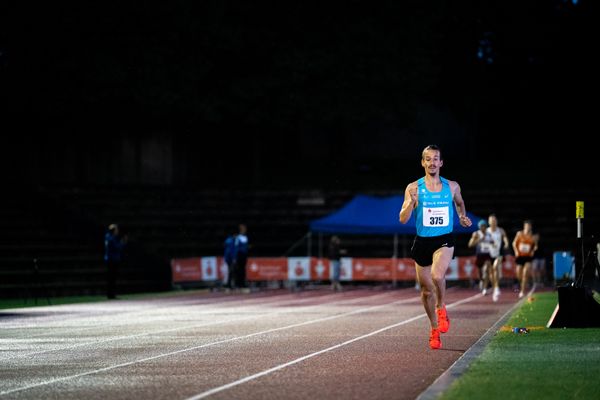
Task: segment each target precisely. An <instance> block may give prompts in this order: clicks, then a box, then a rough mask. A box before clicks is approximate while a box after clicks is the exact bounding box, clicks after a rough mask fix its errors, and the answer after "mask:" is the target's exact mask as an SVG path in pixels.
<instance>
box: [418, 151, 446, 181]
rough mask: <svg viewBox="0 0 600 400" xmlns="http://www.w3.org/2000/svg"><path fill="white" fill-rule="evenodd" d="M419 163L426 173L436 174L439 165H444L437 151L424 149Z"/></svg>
mask: <svg viewBox="0 0 600 400" xmlns="http://www.w3.org/2000/svg"><path fill="white" fill-rule="evenodd" d="M421 165H422V166H423V168H424V169H425V173H426V174H429V175H437V174H438V172H439V171H440V167H441V166H442V165H444V162H443V161H442V160H441V158H440V152H439V151H437V150H425V151H424V152H423V158H422V159H421Z"/></svg>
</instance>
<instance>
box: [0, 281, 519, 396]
mask: <svg viewBox="0 0 600 400" xmlns="http://www.w3.org/2000/svg"><path fill="white" fill-rule="evenodd" d="M517 301H518V298H517V295H516V294H515V293H512V292H510V293H509V292H508V291H505V292H504V293H503V295H502V296H501V298H500V301H499V302H497V303H493V302H492V300H491V297H490V296H487V297H482V296H481V295H480V294H479V293H478V292H477V291H475V290H470V289H458V288H451V289H449V290H448V292H447V305H448V315H449V317H450V319H451V328H450V331H449V332H448V333H446V334H445V335H443V336H442V341H443V348H442V349H441V350H430V349H429V346H428V334H429V322H428V320H427V318H426V316H425V314H424V310H423V306H422V304H421V301H420V298H419V294H418V292H417V291H415V290H414V289H413V288H408V289H399V290H383V289H373V288H368V289H364V288H360V289H354V290H347V291H344V292H341V293H332V292H330V291H329V290H327V289H317V290H307V291H304V292H299V293H292V292H289V291H286V290H275V291H266V292H259V293H250V294H225V293H202V294H197V293H196V294H186V295H178V296H173V297H167V298H157V299H151V300H135V301H132V300H130V301H126V300H117V301H111V302H102V303H93V304H77V305H64V306H51V307H37V308H31V309H15V310H4V311H0V398H2V399H40V398H43V399H83V398H85V399H107V398H110V399H145V400H147V399H200V398H211V399H364V398H377V399H414V398H416V397H417V396H418V395H419V394H420V393H421V392H423V391H424V390H425V389H426V388H427V387H428V386H429V385H430V384H431V383H432V382H433V381H434V380H435V379H436V378H437V377H438V376H439V375H441V374H442V373H443V372H444V371H445V370H446V369H448V367H450V366H451V365H452V364H453V363H454V362H455V361H456V360H457V359H458V358H459V357H460V356H461V355H462V354H463V353H464V352H465V351H466V350H468V349H469V347H470V346H471V345H472V344H473V343H475V342H476V341H477V340H478V339H479V338H480V337H481V336H482V335H483V334H484V333H485V332H486V331H487V330H488V329H489V328H490V327H491V326H492V325H493V324H494V323H495V322H496V321H498V320H499V319H500V318H501V317H502V316H503V315H504V314H505V313H506V312H507V311H508V310H509V309H510V308H511V307H512V306H513V305H514V304H515V303H516V302H517Z"/></svg>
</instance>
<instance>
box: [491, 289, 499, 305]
mask: <svg viewBox="0 0 600 400" xmlns="http://www.w3.org/2000/svg"><path fill="white" fill-rule="evenodd" d="M499 297H500V289H499V288H494V293H493V294H492V300H493V301H494V302H496V301H498V298H499Z"/></svg>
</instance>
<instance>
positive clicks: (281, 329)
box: [0, 296, 421, 396]
mask: <svg viewBox="0 0 600 400" xmlns="http://www.w3.org/2000/svg"><path fill="white" fill-rule="evenodd" d="M420 298H421V297H420V296H417V297H411V298H408V299H401V300H396V301H393V302H391V303H385V304H380V305H377V306H371V307H366V308H361V309H358V310H354V311H349V312H346V313H342V314H336V315H331V316H329V317H322V318H317V319H313V320H309V321H304V322H299V323H296V324H292V325H286V326H282V327H279V328H272V329H267V330H264V331H260V332H255V333H250V334H247V335H242V336H236V337H233V338H229V339H223V340H218V341H216V342H210V343H205V344H201V345H198V346H193V347H188V348H185V349H181V350H176V351H171V352H168V353H162V354H157V355H155V356H151V357H145V358H142V359H139V360H135V361H129V362H126V363H121V364H116V365H111V366H108V367H104V368H99V369H95V370H92V371H88V372H82V373H80V374H75V375H69V376H63V377H60V378H54V379H49V380H46V381H42V382H38V383H33V384H31V385H25V386H21V387H17V388H14V389H9V390H4V391H1V392H0V396H2V395H5V394H10V393H15V392H21V391H23V390H27V389H33V388H36V387H40V386H44V385H49V384H52V383H56V382H62V381H66V380H68V379H74V378H80V377H83V376H88V375H93V374H97V373H99V372H104V371H109V370H112V369H116V368H121V367H127V366H130V365H134V364H139V363H142V362H146V361H151V360H156V359H158V358H163V357H167V356H171V355H174V354H181V353H185V352H188V351H192V350H197V349H201V348H205V347H211V346H216V345H219V344H223V343H228V342H233V341H235V340H242V339H248V338H251V337H254V336H259V335H264V334H268V333H273V332H278V331H283V330H286V329H292V328H297V327H300V326H305V325H310V324H314V323H318V322H324V321H330V320H332V319H337V318H342V317H346V316H349V315H354V314H360V313H364V312H368V311H372V310H376V309H378V308H383V307H387V306H391V305H395V304H402V303H409V302H412V301H415V300H418V299H420Z"/></svg>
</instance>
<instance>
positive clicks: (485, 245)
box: [479, 242, 492, 253]
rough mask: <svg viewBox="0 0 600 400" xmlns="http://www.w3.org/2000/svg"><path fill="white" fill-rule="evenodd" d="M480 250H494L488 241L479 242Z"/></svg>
mask: <svg viewBox="0 0 600 400" xmlns="http://www.w3.org/2000/svg"><path fill="white" fill-rule="evenodd" d="M479 251H480V252H482V253H491V252H492V245H491V243H486V242H481V243H479Z"/></svg>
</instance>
